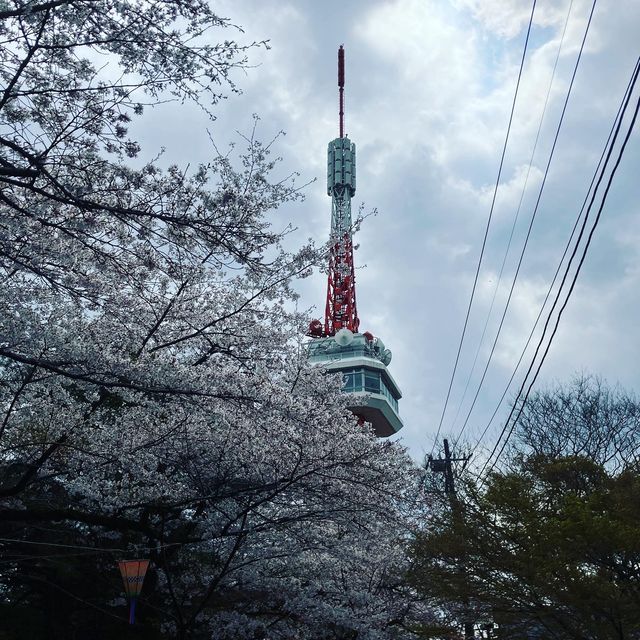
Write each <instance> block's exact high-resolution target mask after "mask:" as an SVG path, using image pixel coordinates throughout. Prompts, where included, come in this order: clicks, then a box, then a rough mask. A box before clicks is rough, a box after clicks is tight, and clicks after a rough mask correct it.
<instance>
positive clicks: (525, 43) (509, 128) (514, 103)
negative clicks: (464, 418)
mask: <svg viewBox="0 0 640 640" xmlns="http://www.w3.org/2000/svg"><path fill="white" fill-rule="evenodd" d="M535 9H536V0H533V5H532V7H531V15H530V16H529V25H528V27H527V36H526V38H525V41H524V49H523V51H522V58H521V60H520V70H519V71H518V80H517V82H516V89H515V92H514V94H513V102H512V103H511V113H510V115H509V124H508V125H507V133H506V135H505V138H504V144H503V146H502V154H501V156H500V166H499V168H498V177H497V178H496V186H495V188H494V190H493V198H492V200H491V208H490V209H489V217H488V219H487V226H486V228H485V231H484V238H483V239H482V248H481V249H480V257H479V258H478V266H477V267H476V274H475V277H474V280H473V287H472V289H471V296H470V298H469V304H468V306H467V313H466V315H465V319H464V326H463V328H462V335H461V336H460V342H459V344H458V351H457V353H456V359H455V363H454V365H453V371H452V373H451V380H450V381H449V388H448V390H447V396H446V398H445V401H444V407H443V408H442V415H441V416H440V422H439V423H438V430H437V431H436V436H435V438H434V442H433V447H432V449H431V454H432V455H433V451H434V449H435V447H436V442H437V441H438V436H439V435H440V430H441V429H442V422H443V420H444V415H445V413H446V411H447V405H448V404H449V397H450V396H451V388H452V387H453V380H454V378H455V375H456V370H457V368H458V362H459V360H460V352H461V351H462V344H463V342H464V337H465V334H466V332H467V325H468V323H469V315H470V313H471V306H472V304H473V298H474V296H475V292H476V286H477V284H478V276H479V274H480V267H481V265H482V258H483V256H484V250H485V247H486V244H487V236H488V235H489V227H490V226H491V219H492V217H493V209H494V206H495V202H496V195H497V192H498V186H499V184H500V177H501V175H502V167H503V165H504V157H505V154H506V151H507V143H508V141H509V134H510V133H511V123H512V122H513V114H514V111H515V108H516V100H517V98H518V89H519V88H520V79H521V78H522V70H523V68H524V60H525V57H526V54H527V47H528V44H529V35H530V33H531V25H532V24H533V14H534V13H535Z"/></svg>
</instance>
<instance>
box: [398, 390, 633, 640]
mask: <svg viewBox="0 0 640 640" xmlns="http://www.w3.org/2000/svg"><path fill="white" fill-rule="evenodd" d="M637 415H638V412H637V404H636V403H635V401H634V400H633V398H631V397H629V396H627V395H625V394H623V393H621V392H620V391H617V390H606V389H605V387H604V386H603V385H602V384H601V383H599V382H598V381H594V380H590V379H586V380H585V379H582V380H578V381H577V382H576V383H574V385H573V386H572V387H570V388H561V389H557V390H555V391H550V392H544V393H539V394H537V395H536V396H535V397H534V398H533V399H532V400H531V401H530V402H529V403H528V404H527V407H525V411H524V413H523V416H524V419H523V420H522V422H521V424H520V425H519V429H518V432H517V436H516V439H515V441H514V443H513V445H512V447H511V449H510V457H509V460H507V461H505V465H504V468H503V470H502V471H495V472H493V473H492V474H491V475H490V476H489V477H488V478H487V479H486V482H485V483H478V482H477V481H475V480H471V479H469V478H467V479H466V480H463V481H460V482H459V483H458V487H459V491H458V496H457V498H456V499H454V500H453V501H452V502H451V504H450V505H446V504H441V505H440V506H441V508H440V509H438V510H436V511H434V517H433V518H432V520H430V521H429V523H428V525H427V526H426V529H425V531H424V532H423V533H422V534H421V535H420V536H419V537H417V538H416V540H415V542H414V545H413V565H412V571H411V576H410V580H411V582H412V583H413V585H414V586H415V587H416V588H417V589H418V590H419V591H420V593H421V594H422V595H423V596H424V597H425V598H427V599H428V600H429V601H430V602H431V603H432V604H434V605H435V606H436V607H437V608H439V610H440V611H442V614H443V615H442V618H443V622H444V623H445V624H446V625H448V629H449V630H450V632H451V633H455V632H456V629H459V627H460V621H461V620H462V619H463V618H464V616H465V615H470V616H471V617H472V618H473V619H474V620H475V621H476V622H477V623H479V622H481V621H491V622H494V623H496V624H497V625H498V627H497V630H496V631H495V632H494V637H501V638H509V639H513V640H516V639H520V638H523V639H524V638H540V639H546V638H549V639H552V638H575V639H576V640H578V639H580V640H591V639H593V640H596V639H598V640H604V639H607V640H609V639H611V640H614V639H616V640H624V639H632V638H638V637H640V474H639V469H638V466H637V463H636V462H635V457H634V455H632V454H631V451H632V449H633V447H632V446H631V443H630V440H632V439H633V438H635V439H636V447H637V440H638V438H639V437H640V435H639V432H638V419H637ZM612 416H617V418H618V420H613V419H611V418H612ZM554 429H557V430H560V429H561V430H562V437H561V436H560V434H559V433H557V432H555V431H554ZM534 436H535V437H534ZM615 441H620V442H622V441H624V442H625V443H627V444H628V447H626V448H625V447H620V448H619V451H618V453H617V454H616V453H615V452H614V453H613V454H611V452H610V447H611V443H612V442H615ZM546 443H553V445H554V446H553V448H552V450H551V451H548V450H545V448H546ZM563 443H564V446H563ZM596 443H599V444H600V447H601V448H598V446H597V445H596ZM587 444H589V446H591V447H593V451H590V452H589V455H585V452H584V449H585V447H586V446H587ZM604 449H606V450H604ZM636 450H637V448H636ZM445 500H447V499H446V498H444V497H442V498H441V501H442V502H443V503H444V502H445ZM465 605H466V606H465ZM431 637H444V636H442V633H440V634H438V633H437V632H435V631H434V632H433V633H432V634H431Z"/></svg>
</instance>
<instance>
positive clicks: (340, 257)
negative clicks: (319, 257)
mask: <svg viewBox="0 0 640 640" xmlns="http://www.w3.org/2000/svg"><path fill="white" fill-rule="evenodd" d="M338 92H339V105H340V106H339V117H340V137H339V138H336V139H335V140H332V141H331V142H330V143H329V148H328V154H327V194H328V195H330V196H331V235H330V244H329V247H330V250H329V278H328V282H327V304H326V307H325V312H324V326H323V325H322V323H321V322H320V321H319V320H314V321H313V322H312V323H311V326H310V327H309V334H310V335H312V336H316V337H320V336H334V335H335V334H336V332H337V331H340V329H349V331H351V332H352V333H357V332H358V327H359V326H360V320H359V318H358V311H357V308H356V278H355V272H354V267H353V238H352V220H351V198H352V197H353V196H354V194H355V192H356V145H355V144H353V143H352V142H351V140H349V138H347V137H346V136H345V135H344V48H343V47H342V46H341V47H340V48H339V49H338Z"/></svg>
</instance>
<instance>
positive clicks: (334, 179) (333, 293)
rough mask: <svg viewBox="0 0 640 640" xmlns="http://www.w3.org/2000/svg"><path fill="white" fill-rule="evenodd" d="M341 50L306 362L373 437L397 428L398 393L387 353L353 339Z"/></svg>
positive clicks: (350, 177) (350, 170) (351, 174)
mask: <svg viewBox="0 0 640 640" xmlns="http://www.w3.org/2000/svg"><path fill="white" fill-rule="evenodd" d="M344 75H345V74H344V48H343V47H342V46H341V47H340V49H339V50H338V91H339V117H340V129H339V131H340V136H339V137H338V138H336V139H335V140H332V141H331V142H330V143H329V148H328V152H327V194H328V195H329V196H331V230H330V240H329V275H328V280H327V300H326V305H325V315H324V324H323V323H322V322H321V321H320V320H313V321H312V322H311V324H310V325H309V331H308V335H309V336H310V337H311V338H312V339H311V340H310V342H309V345H308V349H309V360H310V361H311V362H313V363H317V364H319V365H322V366H323V367H325V368H326V369H327V371H329V372H341V373H342V374H343V379H344V391H345V393H350V394H352V395H353V398H354V402H353V405H351V406H350V409H351V410H352V411H353V413H354V414H355V415H357V416H358V417H359V418H361V419H362V420H363V421H366V422H369V423H371V425H372V426H373V429H374V431H375V433H376V435H378V436H389V435H392V434H393V433H396V432H397V431H399V430H400V429H401V428H402V420H401V419H400V416H399V413H398V400H399V399H400V398H401V397H402V394H401V392H400V388H399V387H398V385H397V384H396V382H395V380H394V379H393V378H392V377H391V374H390V373H389V371H388V369H387V366H388V365H389V363H390V362H391V351H389V349H387V348H386V347H385V345H384V343H383V342H382V340H381V339H380V338H378V337H374V336H373V335H372V334H371V333H370V332H368V331H365V332H363V333H359V329H360V319H359V317H358V311H357V307H356V282H355V271H354V263H353V224H352V218H351V198H353V196H354V195H355V192H356V145H355V144H354V143H352V142H351V140H349V138H348V137H346V136H345V135H344Z"/></svg>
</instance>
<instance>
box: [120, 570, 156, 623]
mask: <svg viewBox="0 0 640 640" xmlns="http://www.w3.org/2000/svg"><path fill="white" fill-rule="evenodd" d="M118 566H119V567H120V573H121V574H122V581H123V582H124V592H125V593H126V594H127V598H128V599H129V624H133V623H134V621H135V616H136V599H137V597H138V596H139V595H140V592H141V591H142V583H143V582H144V576H145V574H146V573H147V569H148V567H149V561H148V560H119V561H118Z"/></svg>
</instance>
